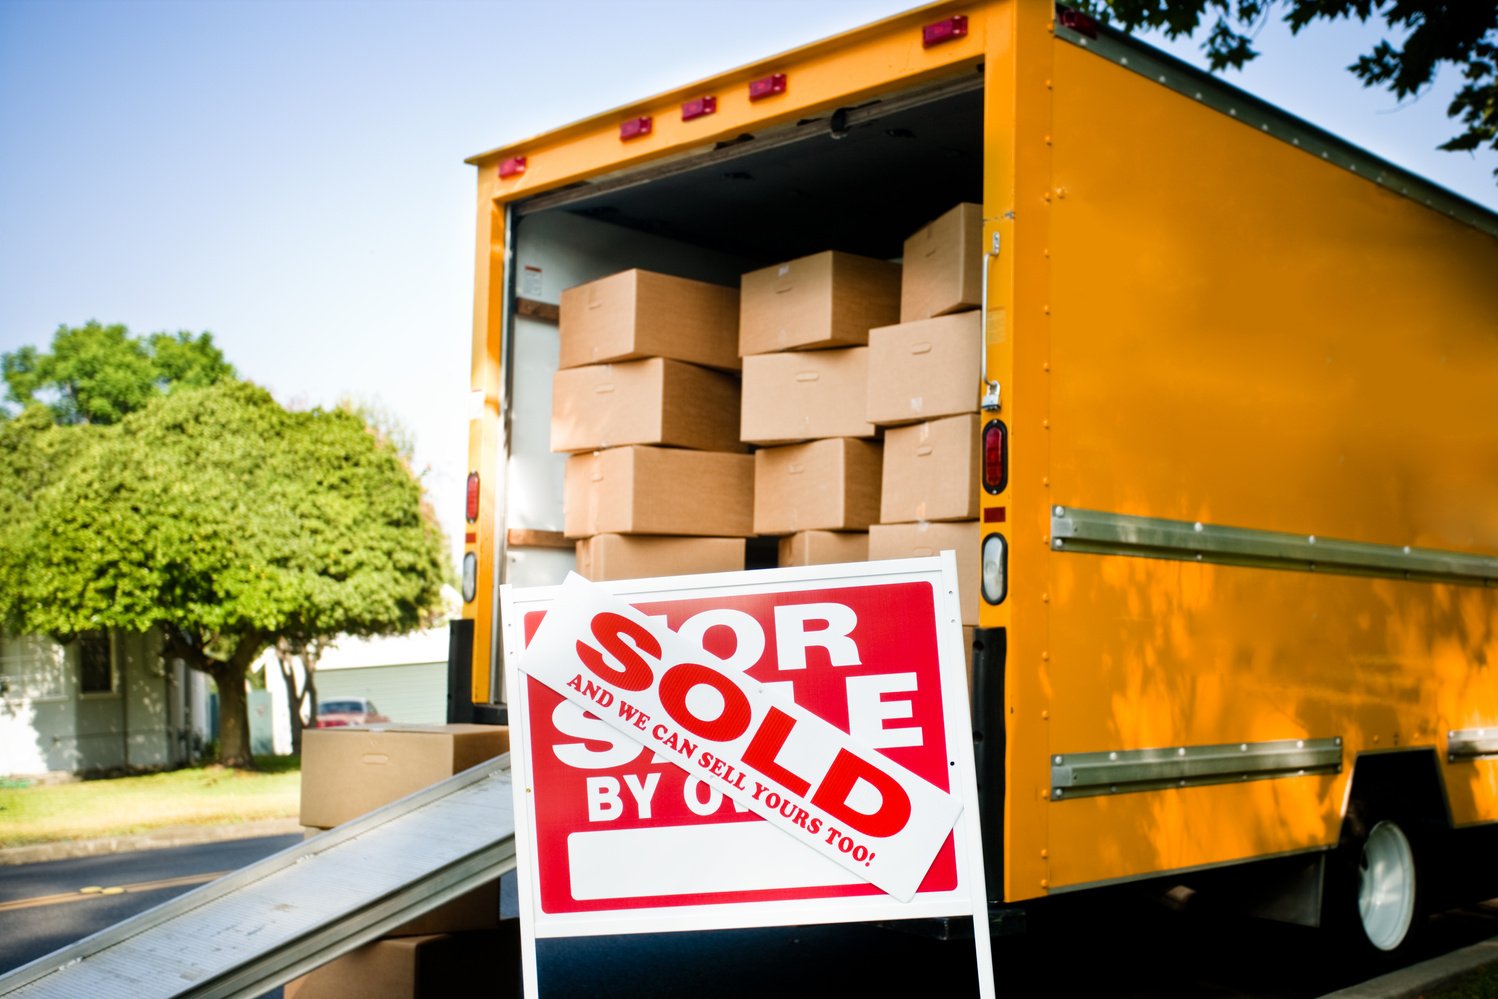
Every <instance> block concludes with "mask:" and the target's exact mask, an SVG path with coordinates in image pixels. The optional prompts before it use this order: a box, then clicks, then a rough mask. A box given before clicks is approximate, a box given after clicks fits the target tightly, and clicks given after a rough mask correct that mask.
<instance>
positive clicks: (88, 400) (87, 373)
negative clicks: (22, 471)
mask: <svg viewBox="0 0 1498 999" xmlns="http://www.w3.org/2000/svg"><path fill="white" fill-rule="evenodd" d="M0 376H3V377H4V379H5V387H6V398H7V399H8V400H9V401H10V402H13V403H17V404H19V405H21V406H27V405H29V404H31V403H33V402H44V403H46V405H47V406H48V407H49V408H50V409H51V411H52V414H53V417H54V419H55V420H56V421H57V422H58V423H62V424H69V425H71V424H80V423H93V424H110V423H118V422H119V421H120V420H121V419H123V418H124V417H125V416H126V415H127V414H129V413H133V412H135V411H136V410H137V409H140V408H141V407H142V406H144V405H145V404H146V403H148V402H149V401H151V400H152V399H153V398H155V397H156V396H158V395H161V394H163V393H166V392H169V391H171V390H173V389H175V388H200V387H202V386H205V385H212V384H213V383H214V382H217V381H219V380H220V379H223V378H232V377H233V376H234V368H233V366H232V365H230V364H229V363H228V362H227V361H225V360H224V355H223V352H222V351H220V350H219V349H218V348H217V347H215V346H214V344H213V335H212V334H210V333H199V334H197V335H196V336H194V335H193V334H191V333H186V332H182V333H175V334H174V333H153V334H151V335H150V336H148V337H135V336H132V335H131V334H130V331H129V330H128V329H126V328H125V327H124V326H121V325H118V324H116V325H112V326H103V325H100V324H99V323H97V322H95V321H93V320H90V321H89V322H87V323H85V324H84V325H82V326H75V327H69V326H59V327H58V329H57V332H56V333H54V334H53V336H52V346H51V349H50V350H49V351H45V352H43V351H40V350H38V349H37V348H35V347H22V348H21V349H19V350H15V351H11V352H10V353H7V354H4V355H0Z"/></svg>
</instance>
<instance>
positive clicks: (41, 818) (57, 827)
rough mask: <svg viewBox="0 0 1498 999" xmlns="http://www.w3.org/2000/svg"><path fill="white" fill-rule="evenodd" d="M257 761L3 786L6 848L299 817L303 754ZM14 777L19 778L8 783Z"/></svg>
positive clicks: (1, 842) (0, 828) (1, 825)
mask: <svg viewBox="0 0 1498 999" xmlns="http://www.w3.org/2000/svg"><path fill="white" fill-rule="evenodd" d="M256 762H257V763H258V764H259V766H260V770H259V771H258V772H254V771H245V770H231V769H225V768H223V767H218V766H208V767H194V768H192V769H187V770H173V771H171V772H169V773H159V774H146V775H142V776H137V777H115V778H111V779H107V780H83V781H76V782H72V783H67V784H37V785H33V786H30V787H14V786H3V785H0V848H3V847H8V846H27V845H30V844H33V843H50V842H55V841H58V840H77V839H93V838H95V837H99V836H120V835H128V834H130V833H139V832H146V831H148V830H151V829H158V828H161V827H163V826H181V825H228V824H231V823H235V822H250V821H254V820H256V819H281V818H294V817H295V816H296V814H297V808H298V805H299V803H300V801H299V797H300V792H301V783H302V775H301V764H300V761H299V760H298V759H297V758H295V757H287V756H276V757H257V759H256ZM13 783H18V782H7V784H13Z"/></svg>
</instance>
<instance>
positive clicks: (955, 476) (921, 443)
mask: <svg viewBox="0 0 1498 999" xmlns="http://www.w3.org/2000/svg"><path fill="white" fill-rule="evenodd" d="M978 424H979V420H978V414H977V413H965V414H963V415H962V416H948V417H944V418H943V419H940V420H932V421H930V422H929V423H915V424H912V425H910V426H907V427H891V428H890V429H889V431H888V432H887V433H886V434H885V435H884V477H883V486H882V488H881V489H880V493H879V520H880V522H881V523H885V524H900V523H904V522H906V521H914V520H972V519H974V518H976V517H977V516H978V491H979V489H981V488H982V486H981V479H980V476H981V475H982V470H981V468H980V465H979V453H978V449H979V443H978Z"/></svg>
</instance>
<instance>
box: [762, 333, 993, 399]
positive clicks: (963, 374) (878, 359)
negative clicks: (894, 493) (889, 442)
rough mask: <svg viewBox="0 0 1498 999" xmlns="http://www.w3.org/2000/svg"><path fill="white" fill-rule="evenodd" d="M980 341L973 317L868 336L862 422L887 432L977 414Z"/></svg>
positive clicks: (979, 379)
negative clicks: (888, 428) (896, 426)
mask: <svg viewBox="0 0 1498 999" xmlns="http://www.w3.org/2000/svg"><path fill="white" fill-rule="evenodd" d="M980 337H981V332H980V330H979V327H978V313H976V312H959V313H957V314H955V315H951V316H938V317H937V318H935V319H922V320H918V321H917V322H913V323H901V324H900V325H899V326H882V327H880V328H879V329H875V330H869V383H868V397H867V399H866V401H865V404H864V416H865V418H866V419H868V421H869V422H870V423H876V424H880V425H882V426H891V425H894V424H900V423H914V422H916V421H919V420H933V419H936V418H937V417H941V416H955V415H957V414H958V413H971V412H974V411H976V410H977V408H978V397H979V395H980V389H979V382H980V381H981V377H982V376H981V373H980V372H979V370H978V369H979V367H980V366H981V365H980V359H981V357H982V350H983V344H982V341H981V339H980ZM745 404H746V405H747V404H748V396H747V395H746V396H745Z"/></svg>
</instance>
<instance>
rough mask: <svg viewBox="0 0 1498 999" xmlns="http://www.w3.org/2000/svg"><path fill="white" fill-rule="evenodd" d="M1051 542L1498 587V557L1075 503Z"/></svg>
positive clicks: (1060, 516)
mask: <svg viewBox="0 0 1498 999" xmlns="http://www.w3.org/2000/svg"><path fill="white" fill-rule="evenodd" d="M1051 549H1052V550H1053V551H1058V552H1084V553H1087V554H1091V555H1136V556H1141V557H1144V558H1161V559H1175V560H1178V561H1183V562H1212V563H1216V564H1222V565H1242V566H1253V567H1257V568H1263V569H1287V570H1291V571H1299V572H1329V573H1334V574H1338V575H1348V576H1380V577H1383V578H1386V579H1409V580H1419V581H1423V582H1433V583H1457V584H1461V585H1465V586H1498V558H1493V557H1491V556H1487V555H1471V554H1467V553H1465V552H1452V551H1443V550H1440V549H1434V548H1413V547H1411V546H1409V545H1403V546H1400V545H1379V544H1372V543H1369V542H1364V541H1344V540H1339V539H1337V538H1323V537H1318V536H1317V535H1314V534H1287V533H1284V532H1281V531H1261V530H1255V529H1253V528H1245V527H1223V526H1220V525H1217V524H1203V523H1201V522H1200V521H1197V522H1195V523H1191V522H1187V521H1184V520H1164V519H1161V518H1158V517H1139V516H1134V515H1132V514H1123V513H1103V512H1100V511H1097V510H1079V509H1075V508H1072V507H1062V506H1057V507H1052V508H1051Z"/></svg>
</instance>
